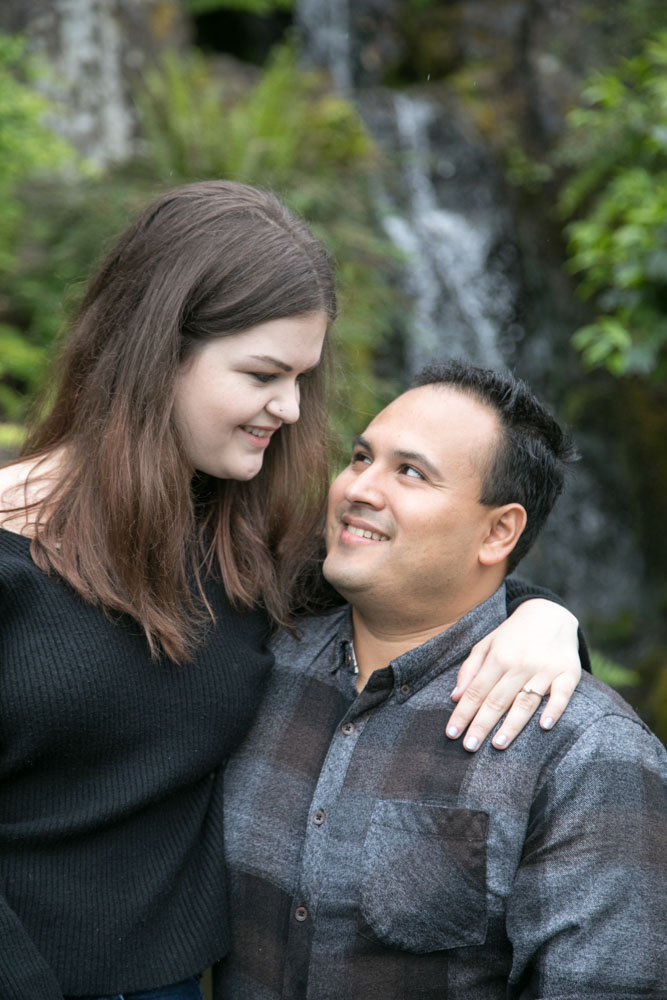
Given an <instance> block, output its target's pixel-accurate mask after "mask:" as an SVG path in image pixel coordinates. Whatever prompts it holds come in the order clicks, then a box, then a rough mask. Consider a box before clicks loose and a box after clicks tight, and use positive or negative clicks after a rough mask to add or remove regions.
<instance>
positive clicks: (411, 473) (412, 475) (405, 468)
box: [401, 465, 424, 479]
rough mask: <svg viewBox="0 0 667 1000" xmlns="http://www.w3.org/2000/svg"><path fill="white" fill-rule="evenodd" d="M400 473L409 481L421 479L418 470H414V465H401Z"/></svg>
mask: <svg viewBox="0 0 667 1000" xmlns="http://www.w3.org/2000/svg"><path fill="white" fill-rule="evenodd" d="M401 472H402V473H403V475H405V476H407V477H408V478H409V479H423V478H424V476H422V474H421V472H420V471H419V469H415V467H414V465H402V466H401Z"/></svg>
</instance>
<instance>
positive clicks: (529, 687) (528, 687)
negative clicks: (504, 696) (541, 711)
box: [521, 684, 544, 698]
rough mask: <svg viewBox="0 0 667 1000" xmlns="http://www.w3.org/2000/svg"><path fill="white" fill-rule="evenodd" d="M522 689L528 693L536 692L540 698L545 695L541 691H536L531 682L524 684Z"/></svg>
mask: <svg viewBox="0 0 667 1000" xmlns="http://www.w3.org/2000/svg"><path fill="white" fill-rule="evenodd" d="M521 690H522V691H525V692H526V694H536V695H537V696H538V698H544V695H543V694H542V693H541V692H540V691H536V690H535V688H532V687H531V686H530V684H524V686H523V687H522V688H521Z"/></svg>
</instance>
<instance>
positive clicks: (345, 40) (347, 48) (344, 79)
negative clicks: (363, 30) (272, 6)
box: [295, 0, 353, 96]
mask: <svg viewBox="0 0 667 1000" xmlns="http://www.w3.org/2000/svg"><path fill="white" fill-rule="evenodd" d="M349 3H350V0H305V2H301V3H297V7H296V12H295V20H296V23H297V25H298V26H299V28H300V29H301V32H302V35H303V37H304V39H305V40H306V41H305V49H304V51H305V55H306V58H307V61H308V62H310V63H312V64H313V65H315V66H320V67H322V68H323V69H326V70H328V71H329V73H330V74H331V79H332V80H333V83H334V86H335V88H336V90H338V91H339V92H340V93H341V94H345V95H346V96H349V95H350V94H351V93H352V89H353V85H352V54H351V44H350V39H351V34H350V8H349Z"/></svg>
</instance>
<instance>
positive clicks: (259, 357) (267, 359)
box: [250, 354, 292, 372]
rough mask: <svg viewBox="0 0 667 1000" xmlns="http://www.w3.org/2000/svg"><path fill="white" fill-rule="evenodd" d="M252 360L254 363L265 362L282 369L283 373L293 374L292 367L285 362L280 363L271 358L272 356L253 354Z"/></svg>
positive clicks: (276, 359)
mask: <svg viewBox="0 0 667 1000" xmlns="http://www.w3.org/2000/svg"><path fill="white" fill-rule="evenodd" d="M250 359H251V360H252V361H263V362H264V364H267V365H274V366H275V367H276V368H280V370H281V371H284V372H291V371H292V366H291V365H287V364H285V362H284V361H279V360H278V358H273V357H271V355H270V354H251V355H250Z"/></svg>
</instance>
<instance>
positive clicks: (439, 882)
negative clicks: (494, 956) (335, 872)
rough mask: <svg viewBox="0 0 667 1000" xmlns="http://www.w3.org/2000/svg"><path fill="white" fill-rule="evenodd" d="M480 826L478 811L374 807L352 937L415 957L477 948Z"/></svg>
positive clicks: (482, 856) (483, 827)
mask: <svg viewBox="0 0 667 1000" xmlns="http://www.w3.org/2000/svg"><path fill="white" fill-rule="evenodd" d="M488 826H489V817H488V815H487V814H486V813H484V812H480V811H478V810H473V809H453V808H449V807H447V806H435V805H424V804H422V803H420V802H399V801H391V800H387V801H383V802H378V803H376V805H375V808H374V809H373V813H372V816H371V822H370V826H369V828H368V832H367V834H366V839H365V842H364V846H363V851H362V861H361V900H360V922H359V933H360V934H361V935H362V936H363V937H366V938H370V939H371V940H376V941H379V942H380V943H382V944H383V945H385V946H387V947H390V948H400V949H402V950H405V951H411V952H415V953H417V954H424V953H426V952H431V951H441V950H443V949H446V948H465V947H468V946H470V945H480V944H483V943H484V941H485V939H486V933H487V920H488V918H487V899H486V840H487V833H488Z"/></svg>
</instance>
